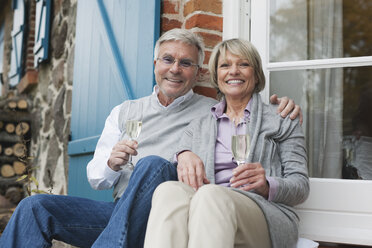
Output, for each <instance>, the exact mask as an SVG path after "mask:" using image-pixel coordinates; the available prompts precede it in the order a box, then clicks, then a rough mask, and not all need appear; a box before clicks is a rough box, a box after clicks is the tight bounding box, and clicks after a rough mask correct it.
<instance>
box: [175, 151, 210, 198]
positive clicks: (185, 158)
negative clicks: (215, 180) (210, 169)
mask: <svg viewBox="0 0 372 248" xmlns="http://www.w3.org/2000/svg"><path fill="white" fill-rule="evenodd" d="M177 160H178V165H177V174H178V180H179V181H180V182H183V183H186V184H187V185H190V186H191V187H193V189H194V190H195V191H196V190H198V189H199V188H200V187H201V186H203V185H204V184H209V183H210V182H209V180H208V179H207V177H206V175H205V170H204V164H203V161H202V160H201V159H200V158H199V157H198V156H197V155H196V154H195V153H193V152H191V151H184V152H182V153H180V154H179V155H178V156H177Z"/></svg>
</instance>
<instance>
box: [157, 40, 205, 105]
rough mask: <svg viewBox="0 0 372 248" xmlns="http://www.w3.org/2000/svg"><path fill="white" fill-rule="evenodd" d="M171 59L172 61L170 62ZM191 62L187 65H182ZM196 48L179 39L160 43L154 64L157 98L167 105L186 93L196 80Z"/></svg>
mask: <svg viewBox="0 0 372 248" xmlns="http://www.w3.org/2000/svg"><path fill="white" fill-rule="evenodd" d="M172 59H174V60H175V62H174V63H170V61H172ZM186 63H189V64H190V63H191V64H192V65H191V66H189V67H184V66H182V65H185V64H186ZM197 63H198V49H197V48H196V47H195V46H191V45H188V44H185V43H183V42H181V41H167V42H164V43H162V44H161V45H160V47H159V55H158V58H157V60H155V61H154V64H155V70H154V73H155V79H156V83H157V84H158V85H159V88H160V91H159V95H158V97H159V100H160V102H161V103H162V104H163V105H165V106H167V105H169V104H170V103H171V102H173V100H174V99H176V98H177V97H179V96H182V95H184V94H186V93H187V92H188V91H189V90H190V89H191V88H192V87H193V86H194V83H195V82H196V79H197V75H198V72H199V69H198V67H197V66H196V65H195V64H197Z"/></svg>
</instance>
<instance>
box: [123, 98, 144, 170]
mask: <svg viewBox="0 0 372 248" xmlns="http://www.w3.org/2000/svg"><path fill="white" fill-rule="evenodd" d="M141 129H142V102H140V101H130V102H129V104H128V114H127V118H126V122H125V131H126V133H127V135H128V137H129V140H136V139H137V138H138V136H139V135H140V133H141ZM125 166H126V167H127V168H128V169H130V170H133V169H134V165H133V162H132V156H131V155H129V158H128V163H127V164H126V165H125Z"/></svg>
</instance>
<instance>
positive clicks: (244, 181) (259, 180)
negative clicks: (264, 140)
mask: <svg viewBox="0 0 372 248" xmlns="http://www.w3.org/2000/svg"><path fill="white" fill-rule="evenodd" d="M230 183H231V187H233V188H239V189H241V190H245V191H249V190H252V189H254V190H255V191H256V193H258V194H260V195H262V196H263V197H265V198H266V199H267V198H268V196H269V184H268V182H267V181H266V176H265V170H264V168H263V167H262V165H261V163H247V164H242V165H239V166H238V167H236V168H235V169H234V170H233V177H232V178H231V180H230ZM240 186H242V187H240Z"/></svg>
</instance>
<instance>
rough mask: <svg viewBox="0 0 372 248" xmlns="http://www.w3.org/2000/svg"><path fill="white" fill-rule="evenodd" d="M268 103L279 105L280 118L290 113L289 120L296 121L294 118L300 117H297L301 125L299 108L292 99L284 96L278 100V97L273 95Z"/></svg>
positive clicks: (301, 118) (301, 119)
mask: <svg viewBox="0 0 372 248" xmlns="http://www.w3.org/2000/svg"><path fill="white" fill-rule="evenodd" d="M270 103H271V104H279V106H278V113H280V116H281V117H283V118H284V117H286V116H287V115H288V114H289V113H291V112H292V113H291V115H290V116H289V118H291V119H292V120H294V119H296V117H297V116H298V115H300V116H299V118H300V124H301V125H302V122H303V117H302V111H301V108H300V106H299V105H297V104H295V102H294V101H293V100H292V99H289V98H288V97H286V96H284V97H281V98H278V96H277V95H276V94H274V95H272V96H271V97H270Z"/></svg>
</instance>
